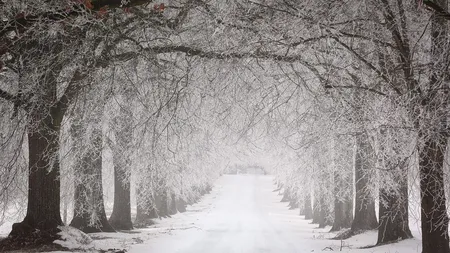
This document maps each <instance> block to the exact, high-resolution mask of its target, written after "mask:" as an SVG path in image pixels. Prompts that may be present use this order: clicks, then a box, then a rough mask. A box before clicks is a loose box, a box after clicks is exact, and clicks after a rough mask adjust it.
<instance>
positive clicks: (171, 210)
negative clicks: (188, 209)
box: [169, 194, 178, 215]
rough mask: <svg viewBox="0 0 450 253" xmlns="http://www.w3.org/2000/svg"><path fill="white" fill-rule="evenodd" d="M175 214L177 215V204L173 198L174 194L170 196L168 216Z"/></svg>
mask: <svg viewBox="0 0 450 253" xmlns="http://www.w3.org/2000/svg"><path fill="white" fill-rule="evenodd" d="M176 213H178V210H177V203H176V197H175V194H172V195H171V196H170V203H169V214H170V215H174V214H176Z"/></svg>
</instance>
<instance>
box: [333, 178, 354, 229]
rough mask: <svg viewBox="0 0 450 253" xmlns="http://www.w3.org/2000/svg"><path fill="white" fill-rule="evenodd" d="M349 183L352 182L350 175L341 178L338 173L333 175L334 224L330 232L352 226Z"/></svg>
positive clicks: (351, 193)
mask: <svg viewBox="0 0 450 253" xmlns="http://www.w3.org/2000/svg"><path fill="white" fill-rule="evenodd" d="M349 181H353V179H352V176H351V175H345V177H342V175H340V172H337V171H336V172H335V173H334V222H333V226H332V228H331V230H330V232H331V231H339V230H341V229H343V228H350V227H351V225H352V219H353V199H352V197H353V190H352V189H351V190H348V188H349V184H348V182H349ZM350 185H351V184H350Z"/></svg>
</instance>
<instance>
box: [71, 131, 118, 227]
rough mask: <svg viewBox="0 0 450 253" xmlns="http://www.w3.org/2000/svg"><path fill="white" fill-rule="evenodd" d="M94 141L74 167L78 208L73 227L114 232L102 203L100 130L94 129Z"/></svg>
mask: <svg viewBox="0 0 450 253" xmlns="http://www.w3.org/2000/svg"><path fill="white" fill-rule="evenodd" d="M80 130H81V129H80ZM83 133H84V131H83ZM78 137H80V136H78ZM81 138H82V137H81ZM91 139H92V146H91V147H88V148H87V149H86V150H85V151H83V152H82V153H81V155H82V157H80V161H79V162H78V166H77V168H75V197H74V200H75V208H74V216H73V219H72V222H71V223H70V226H72V227H75V228H78V229H80V230H81V231H83V232H85V233H96V232H115V230H114V229H113V228H112V227H111V225H110V224H109V222H108V219H107V217H106V213H105V206H104V201H103V183H102V132H101V129H95V130H94V131H93V132H92V136H91Z"/></svg>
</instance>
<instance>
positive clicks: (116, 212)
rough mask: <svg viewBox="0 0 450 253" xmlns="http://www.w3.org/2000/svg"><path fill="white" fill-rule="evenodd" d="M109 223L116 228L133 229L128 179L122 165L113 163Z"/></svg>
mask: <svg viewBox="0 0 450 253" xmlns="http://www.w3.org/2000/svg"><path fill="white" fill-rule="evenodd" d="M109 223H110V224H111V226H113V228H115V229H118V230H130V229H133V223H132V222H131V204H130V179H129V177H128V175H127V171H126V169H125V168H124V167H119V166H118V165H114V206H113V211H112V214H111V217H110V218H109Z"/></svg>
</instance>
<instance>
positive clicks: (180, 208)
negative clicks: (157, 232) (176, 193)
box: [176, 198, 186, 213]
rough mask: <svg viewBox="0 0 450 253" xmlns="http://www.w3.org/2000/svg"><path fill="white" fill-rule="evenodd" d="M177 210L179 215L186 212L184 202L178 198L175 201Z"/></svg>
mask: <svg viewBox="0 0 450 253" xmlns="http://www.w3.org/2000/svg"><path fill="white" fill-rule="evenodd" d="M176 206H177V210H178V212H180V213H184V212H186V201H184V200H183V199H182V198H178V199H177V201H176Z"/></svg>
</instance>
